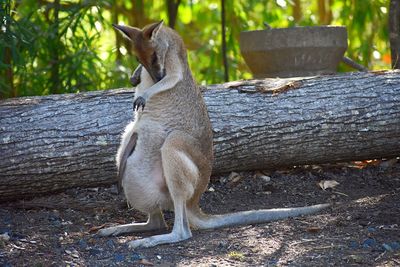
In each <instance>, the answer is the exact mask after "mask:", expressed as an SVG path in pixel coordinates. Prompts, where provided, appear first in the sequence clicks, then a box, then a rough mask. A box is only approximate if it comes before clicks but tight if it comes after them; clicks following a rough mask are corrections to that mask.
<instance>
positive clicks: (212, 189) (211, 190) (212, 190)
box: [207, 186, 215, 192]
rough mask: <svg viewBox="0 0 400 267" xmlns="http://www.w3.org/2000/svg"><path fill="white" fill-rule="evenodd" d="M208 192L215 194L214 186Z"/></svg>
mask: <svg viewBox="0 0 400 267" xmlns="http://www.w3.org/2000/svg"><path fill="white" fill-rule="evenodd" d="M207 191H208V192H215V189H214V188H213V187H212V186H210V188H208V190H207Z"/></svg>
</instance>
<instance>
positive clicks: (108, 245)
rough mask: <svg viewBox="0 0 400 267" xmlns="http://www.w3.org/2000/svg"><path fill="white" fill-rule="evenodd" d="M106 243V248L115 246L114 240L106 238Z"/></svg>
mask: <svg viewBox="0 0 400 267" xmlns="http://www.w3.org/2000/svg"><path fill="white" fill-rule="evenodd" d="M106 245H107V247H108V248H110V249H113V248H114V247H115V242H114V240H112V239H109V240H107V242H106Z"/></svg>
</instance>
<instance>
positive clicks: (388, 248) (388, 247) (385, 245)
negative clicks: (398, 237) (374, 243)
mask: <svg viewBox="0 0 400 267" xmlns="http://www.w3.org/2000/svg"><path fill="white" fill-rule="evenodd" d="M382 247H383V249H384V250H386V251H389V252H392V251H393V248H392V247H391V246H390V245H389V244H386V243H383V244H382Z"/></svg>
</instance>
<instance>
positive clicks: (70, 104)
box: [0, 71, 400, 201]
mask: <svg viewBox="0 0 400 267" xmlns="http://www.w3.org/2000/svg"><path fill="white" fill-rule="evenodd" d="M227 88H228V89H227ZM204 96H205V99H206V103H207V105H208V109H209V114H210V118H211V121H212V124H213V129H214V144H215V164H214V174H216V173H222V172H228V171H232V170H236V171H241V170H254V169H268V168H279V167H283V166H293V165H303V164H318V163H326V162H337V161H348V160H362V159H371V158H382V157H394V156H398V155H400V72H397V71H389V72H379V73H351V74H344V75H335V76H323V77H315V78H311V79H303V80H289V79H282V80H273V79H269V80H254V81H244V82H235V83H228V84H223V85H215V86H209V88H208V89H207V90H206V91H205V92H204ZM132 98H133V91H132V90H110V91H100V92H89V93H82V94H74V95H72V94H67V95H51V96H44V97H26V98H17V99H9V100H5V101H1V102H0V155H1V160H0V201H5V200H11V199H19V198H23V197H28V196H34V195H40V194H42V193H48V192H53V191H57V190H61V189H66V188H70V187H75V186H98V185H103V184H111V183H113V182H114V179H115V176H116V168H115V163H114V155H115V153H116V150H117V146H118V143H119V137H120V135H121V131H122V130H123V129H124V127H125V125H126V124H127V122H128V121H130V120H131V119H132Z"/></svg>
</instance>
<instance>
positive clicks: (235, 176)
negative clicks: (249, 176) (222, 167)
mask: <svg viewBox="0 0 400 267" xmlns="http://www.w3.org/2000/svg"><path fill="white" fill-rule="evenodd" d="M242 179H243V177H242V176H241V175H240V174H239V173H237V172H231V174H230V175H229V177H228V183H227V186H228V187H229V188H233V187H235V186H236V185H237V184H238V183H239V182H240V181H241V180H242Z"/></svg>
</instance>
